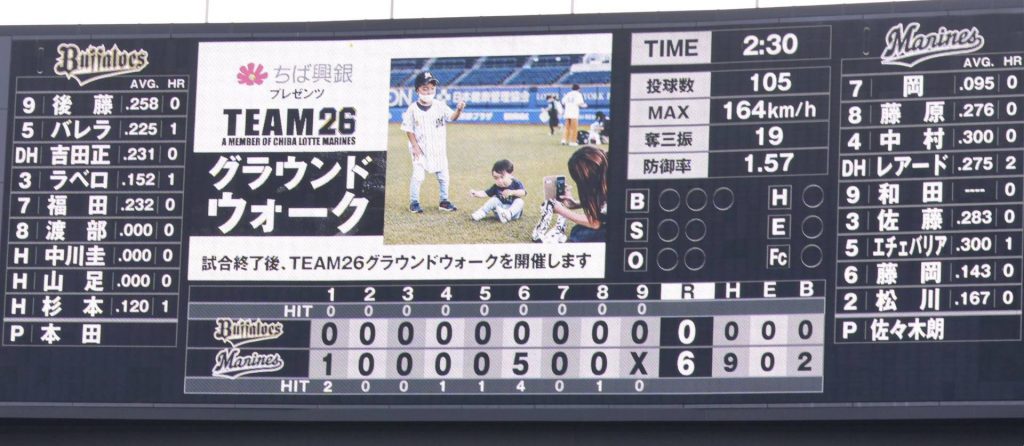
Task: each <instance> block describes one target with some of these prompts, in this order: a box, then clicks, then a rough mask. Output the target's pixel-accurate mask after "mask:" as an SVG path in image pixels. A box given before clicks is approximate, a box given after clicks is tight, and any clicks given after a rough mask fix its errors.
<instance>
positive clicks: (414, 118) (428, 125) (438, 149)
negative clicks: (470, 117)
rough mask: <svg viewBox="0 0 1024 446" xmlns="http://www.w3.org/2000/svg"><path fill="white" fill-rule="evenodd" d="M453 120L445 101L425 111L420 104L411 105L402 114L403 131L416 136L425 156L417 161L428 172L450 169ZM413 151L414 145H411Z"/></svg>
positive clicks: (436, 102)
mask: <svg viewBox="0 0 1024 446" xmlns="http://www.w3.org/2000/svg"><path fill="white" fill-rule="evenodd" d="M451 120H452V109H451V108H450V107H448V104H445V103H444V101H437V100H435V101H434V103H433V104H431V105H430V107H429V108H427V109H426V110H424V109H423V108H422V106H420V105H419V103H418V102H413V103H412V104H409V108H407V109H406V110H405V113H403V114H402V130H403V131H406V132H412V133H413V134H414V135H416V142H418V143H419V144H420V150H422V151H423V156H422V157H421V158H420V159H419V160H418V161H417V163H422V165H423V170H426V171H427V172H440V171H442V170H446V169H448V136H447V134H448V129H447V128H446V126H447V125H448V122H450V121H451ZM409 150H410V151H411V150H412V143H411V142H410V143H409Z"/></svg>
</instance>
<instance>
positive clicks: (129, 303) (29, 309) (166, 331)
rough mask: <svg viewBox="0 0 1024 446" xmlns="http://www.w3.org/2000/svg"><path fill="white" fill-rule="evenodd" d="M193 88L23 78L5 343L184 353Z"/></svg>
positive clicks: (136, 81) (180, 82)
mask: <svg viewBox="0 0 1024 446" xmlns="http://www.w3.org/2000/svg"><path fill="white" fill-rule="evenodd" d="M189 88H190V85H189V77H188V76H184V75H180V76H179V75H145V76H142V75H125V76H118V77H116V78H113V79H109V80H102V81H96V82H94V83H91V84H88V85H86V86H83V87H79V86H78V85H77V84H75V83H74V82H72V81H69V80H67V79H63V78H58V77H53V76H24V77H18V78H17V79H16V91H15V96H16V99H15V101H16V102H15V107H16V108H15V110H14V115H15V116H14V140H13V147H12V148H13V150H12V152H13V153H12V154H11V155H10V160H11V167H10V169H11V170H10V177H9V178H10V179H11V181H10V191H11V194H10V199H9V202H8V206H7V210H6V214H7V216H8V218H9V222H10V224H9V225H8V231H7V232H8V233H7V238H8V247H7V253H6V255H7V260H6V266H7V280H6V283H7V286H6V290H5V293H4V323H3V325H4V327H3V332H4V337H3V345H5V346H34V347H60V346H79V347H80V346H92V347H108V346H161V347H163V346H170V347H173V346H175V345H177V323H178V319H177V315H178V310H177V309H178V296H179V286H180V279H181V277H180V259H181V254H182V250H181V247H182V243H181V241H182V236H181V228H182V227H181V221H182V209H183V204H184V203H183V198H184V197H183V195H184V187H183V184H184V175H185V156H186V154H187V147H186V135H187V134H188V132H187V129H186V122H187V120H186V118H187V116H188V89H189Z"/></svg>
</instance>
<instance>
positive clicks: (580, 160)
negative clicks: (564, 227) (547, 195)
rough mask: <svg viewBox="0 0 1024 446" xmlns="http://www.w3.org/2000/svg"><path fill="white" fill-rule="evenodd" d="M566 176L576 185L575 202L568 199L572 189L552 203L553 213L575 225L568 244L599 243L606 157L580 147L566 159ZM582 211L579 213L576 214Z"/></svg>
mask: <svg viewBox="0 0 1024 446" xmlns="http://www.w3.org/2000/svg"><path fill="white" fill-rule="evenodd" d="M569 176H570V177H572V180H573V182H574V183H576V189H577V190H578V191H579V196H580V198H579V200H576V199H575V198H573V196H572V186H570V185H568V184H566V185H565V193H564V194H563V195H562V196H560V197H558V200H552V204H553V206H554V212H555V213H556V214H558V215H560V216H562V217H565V218H566V219H567V220H569V221H572V222H573V223H576V226H574V227H573V228H572V231H570V232H569V238H568V241H569V242H570V243H572V242H603V241H605V233H606V231H607V229H606V228H605V225H606V224H607V222H608V182H607V179H606V177H607V176H608V154H607V153H605V151H604V150H601V149H598V148H596V147H592V146H584V147H580V148H579V150H577V151H576V152H574V153H573V154H572V156H571V157H569ZM576 210H582V211H583V212H582V213H580V212H576Z"/></svg>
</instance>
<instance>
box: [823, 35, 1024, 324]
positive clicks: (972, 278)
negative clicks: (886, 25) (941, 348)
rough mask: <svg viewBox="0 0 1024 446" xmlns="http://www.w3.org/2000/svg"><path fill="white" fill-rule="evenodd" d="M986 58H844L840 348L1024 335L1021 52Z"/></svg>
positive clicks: (838, 306)
mask: <svg viewBox="0 0 1024 446" xmlns="http://www.w3.org/2000/svg"><path fill="white" fill-rule="evenodd" d="M979 58H982V59H984V60H987V61H988V62H990V63H985V64H984V65H985V67H984V68H979V67H975V68H971V69H939V70H936V69H930V70H925V69H893V68H888V69H887V68H880V65H879V64H878V60H877V59H874V60H871V59H846V60H844V61H843V64H842V67H843V72H842V103H841V110H842V116H840V119H841V124H840V125H841V128H842V131H841V135H840V141H839V143H840V146H839V153H840V171H839V187H838V188H837V189H838V190H837V192H838V216H837V217H838V218H837V226H838V228H837V231H838V232H837V233H838V246H837V257H838V259H837V266H836V269H837V272H836V274H837V281H838V285H837V294H838V296H837V301H836V327H835V330H836V335H835V336H836V337H835V339H836V342H839V343H890V342H951V341H954V342H955V341H996V340H1019V339H1020V338H1021V303H1020V296H1021V272H1020V270H1021V230H1022V228H1024V224H1022V223H1024V222H1022V219H1021V217H1022V216H1021V204H1022V198H1021V196H1022V193H1024V191H1022V190H1021V187H1022V168H1021V162H1022V161H1024V160H1022V159H1021V149H1022V148H1024V116H1022V115H1024V112H1022V110H1021V107H1022V106H1024V88H1022V86H1021V85H1020V82H1021V57H1020V55H1018V54H984V55H973V56H968V57H962V58H958V59H956V62H961V63H966V62H967V61H968V60H969V59H970V60H978V59H979ZM948 66H949V65H947V67H948ZM965 66H966V65H965Z"/></svg>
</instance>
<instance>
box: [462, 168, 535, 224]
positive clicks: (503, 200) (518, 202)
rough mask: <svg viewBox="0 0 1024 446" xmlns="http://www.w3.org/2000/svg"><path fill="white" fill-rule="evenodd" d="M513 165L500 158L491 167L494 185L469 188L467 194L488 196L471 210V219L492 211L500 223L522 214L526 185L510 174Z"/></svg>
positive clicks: (481, 196) (514, 218)
mask: <svg viewBox="0 0 1024 446" xmlns="http://www.w3.org/2000/svg"><path fill="white" fill-rule="evenodd" d="M513 170H515V166H514V165H512V161H509V160H500V161H498V162H496V163H494V166H493V167H491V177H493V178H494V185H492V186H491V187H490V188H488V189H487V190H470V191H469V195H470V196H472V197H476V198H487V197H490V198H489V199H488V200H487V202H486V203H484V205H483V206H481V207H480V209H477V210H476V212H473V220H474V221H480V220H483V219H484V217H486V216H487V214H490V213H491V212H494V215H495V216H497V217H498V220H500V221H501V222H502V223H508V222H510V221H512V220H517V219H519V218H520V217H522V216H523V206H525V204H526V203H525V202H524V201H523V197H525V196H526V186H523V183H522V182H520V181H519V180H517V179H516V178H515V177H513V176H512V171H513Z"/></svg>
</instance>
